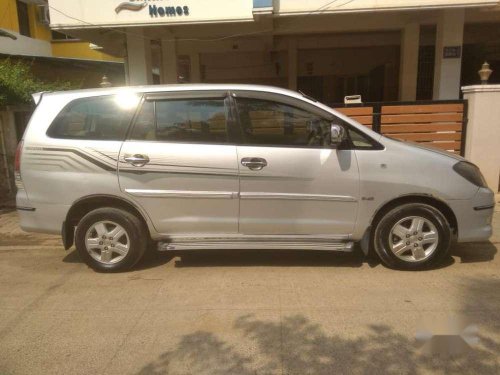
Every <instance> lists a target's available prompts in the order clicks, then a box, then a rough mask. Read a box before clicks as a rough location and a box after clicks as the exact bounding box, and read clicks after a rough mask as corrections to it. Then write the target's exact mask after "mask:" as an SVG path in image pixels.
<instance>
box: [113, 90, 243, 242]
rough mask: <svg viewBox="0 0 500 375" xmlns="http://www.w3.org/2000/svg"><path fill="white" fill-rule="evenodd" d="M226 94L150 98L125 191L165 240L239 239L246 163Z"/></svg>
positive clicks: (134, 133) (125, 155)
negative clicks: (241, 167)
mask: <svg viewBox="0 0 500 375" xmlns="http://www.w3.org/2000/svg"><path fill="white" fill-rule="evenodd" d="M228 100H229V99H228V96H227V94H226V92H223V91H198V92H192V91H190V92H188V91H183V92H167V93H153V94H146V95H145V97H144V99H143V102H142V105H141V108H140V110H139V111H138V113H137V115H136V118H135V121H134V125H133V127H132V129H131V131H130V134H129V135H128V138H127V140H126V141H125V142H124V143H123V146H122V149H121V151H120V156H119V163H118V167H119V181H120V187H121V189H122V191H123V192H124V193H125V194H127V195H128V196H129V197H130V198H131V199H133V200H134V201H136V202H137V203H138V204H140V205H141V206H142V207H143V208H144V209H145V210H146V211H147V213H148V215H149V216H150V218H151V219H152V222H153V225H154V226H155V228H156V230H157V231H158V232H160V233H164V234H168V235H191V234H196V235H199V234H202V235H203V234H207V235H213V234H221V233H224V234H235V233H237V232H238V213H239V207H238V190H239V184H238V162H237V158H236V156H237V154H236V146H235V145H234V144H231V142H230V131H228V129H229V128H230V127H231V124H230V121H229V105H228Z"/></svg>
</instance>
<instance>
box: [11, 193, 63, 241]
mask: <svg viewBox="0 0 500 375" xmlns="http://www.w3.org/2000/svg"><path fill="white" fill-rule="evenodd" d="M16 206H17V212H18V214H19V225H20V226H21V229H22V230H24V231H26V232H38V233H50V234H59V235H60V234H61V227H62V223H63V222H64V220H65V219H66V214H67V213H68V210H69V208H70V206H67V205H62V204H40V203H33V202H30V201H29V200H28V199H27V197H26V193H25V192H24V191H23V190H19V191H18V192H17V197H16Z"/></svg>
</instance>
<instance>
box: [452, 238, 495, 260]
mask: <svg viewBox="0 0 500 375" xmlns="http://www.w3.org/2000/svg"><path fill="white" fill-rule="evenodd" d="M496 254H497V248H496V247H495V244H493V243H492V242H490V241H488V242H476V243H467V244H465V243H462V244H455V245H454V246H453V247H452V249H451V255H452V256H455V257H458V258H460V262H461V263H481V262H490V261H492V260H493V259H495V255H496Z"/></svg>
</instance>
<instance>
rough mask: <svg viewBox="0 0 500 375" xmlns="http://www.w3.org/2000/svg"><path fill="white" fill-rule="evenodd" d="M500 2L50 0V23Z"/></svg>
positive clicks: (200, 19)
mask: <svg viewBox="0 0 500 375" xmlns="http://www.w3.org/2000/svg"><path fill="white" fill-rule="evenodd" d="M498 3H499V0H355V1H352V0H336V1H328V0H308V1H304V0H280V1H271V0H266V1H264V0H106V1H103V0H71V1H67V0H49V6H50V19H51V26H52V27H54V28H56V29H63V28H79V29H80V28H92V27H99V26H117V25H119V26H138V25H154V24H174V23H211V22H213V23H220V22H237V21H253V19H254V18H253V11H254V10H256V9H259V10H260V9H261V7H262V5H263V4H264V5H266V6H267V5H268V4H269V8H271V9H272V11H270V12H271V13H272V14H274V16H277V17H279V16H287V15H301V14H314V13H322V14H328V13H338V12H364V11H381V10H395V9H425V8H446V7H453V6H484V5H490V4H491V5H495V4H498Z"/></svg>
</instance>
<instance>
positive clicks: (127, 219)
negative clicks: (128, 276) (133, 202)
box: [75, 207, 148, 272]
mask: <svg viewBox="0 0 500 375" xmlns="http://www.w3.org/2000/svg"><path fill="white" fill-rule="evenodd" d="M75 239H76V240H75V244H76V249H77V251H78V254H79V255H80V257H81V258H82V260H84V261H85V263H87V265H88V266H90V267H91V268H93V269H95V270H96V271H103V272H114V271H123V270H127V269H130V268H131V267H133V266H134V265H135V264H136V263H137V262H138V261H139V260H140V259H141V257H142V255H143V254H144V252H145V250H146V248H147V243H148V236H147V231H146V230H145V228H144V225H143V224H142V222H141V221H140V220H139V219H138V218H137V217H136V216H135V215H133V214H131V213H130V212H127V211H124V210H121V209H117V208H112V207H104V208H99V209H96V210H93V211H91V212H89V213H88V214H86V215H85V216H84V217H83V218H82V219H81V220H80V222H79V223H78V226H77V228H76V235H75Z"/></svg>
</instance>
